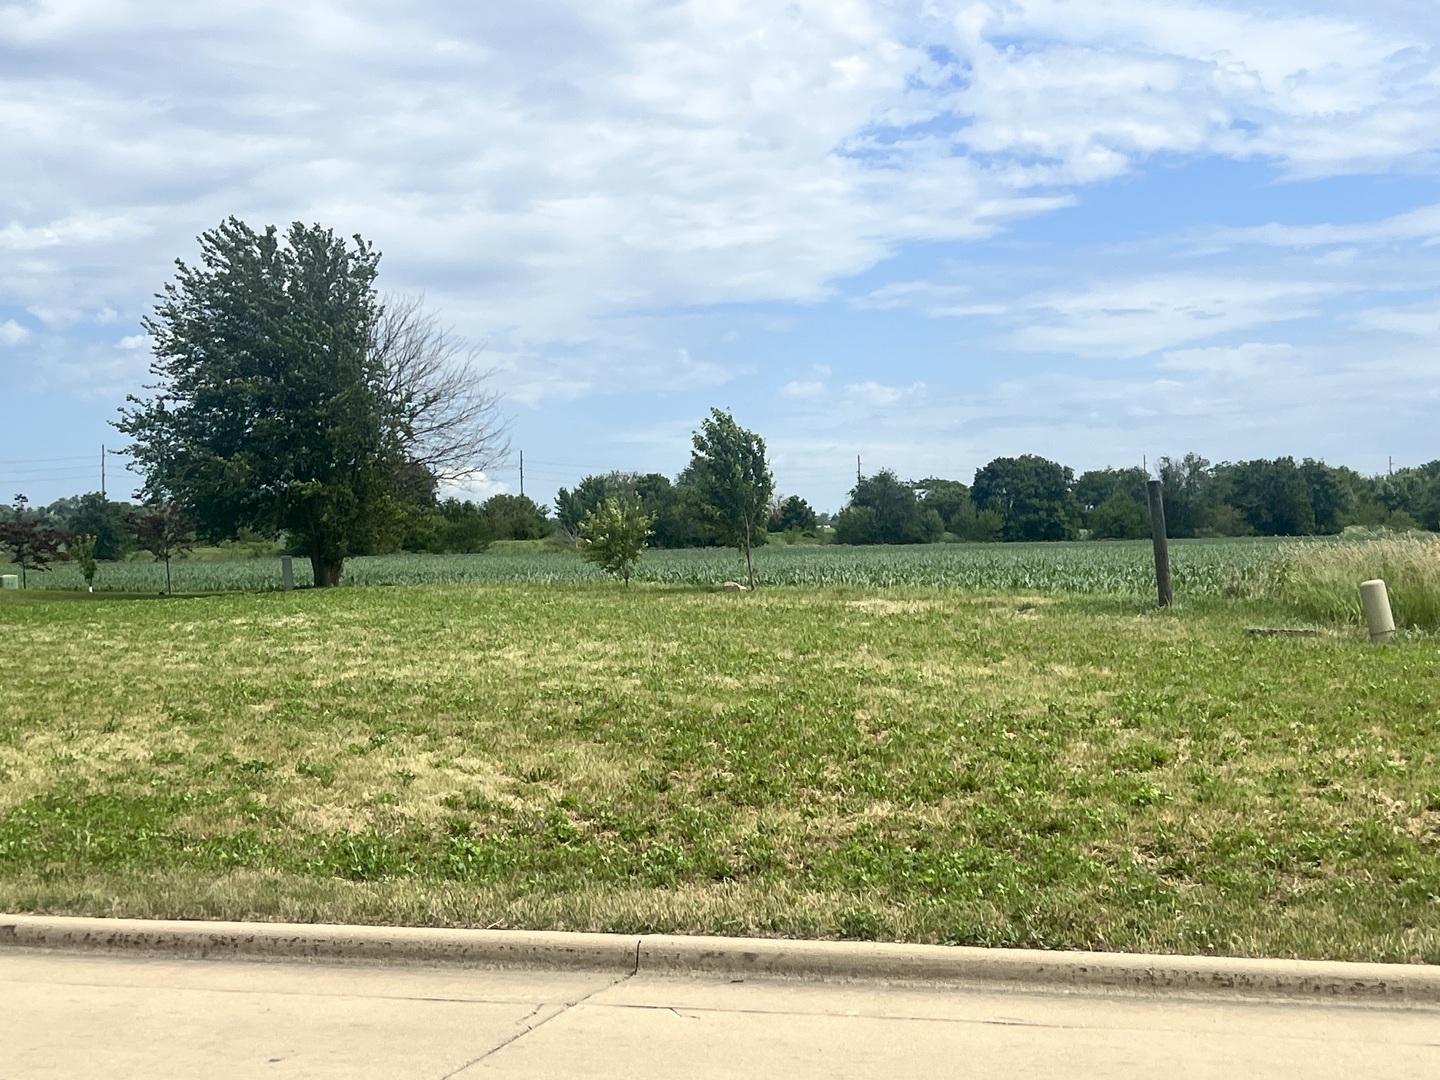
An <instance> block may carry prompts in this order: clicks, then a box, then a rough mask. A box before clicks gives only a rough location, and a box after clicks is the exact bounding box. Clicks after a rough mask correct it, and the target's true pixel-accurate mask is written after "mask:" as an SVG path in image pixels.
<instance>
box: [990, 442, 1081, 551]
mask: <svg viewBox="0 0 1440 1080" xmlns="http://www.w3.org/2000/svg"><path fill="white" fill-rule="evenodd" d="M1074 482H1075V474H1074V473H1073V472H1072V471H1071V470H1070V469H1069V468H1067V467H1066V466H1064V465H1061V464H1059V463H1058V462H1054V461H1047V460H1046V459H1045V458H1042V457H1037V456H1036V455H1034V454H1022V455H1021V456H1020V457H1015V458H996V459H995V460H994V461H992V462H990V464H988V465H986V466H985V467H984V468H983V469H980V470H979V471H978V472H976V474H975V483H974V484H972V485H971V486H970V497H971V498H973V499H974V500H975V505H976V506H977V507H978V508H979V509H981V510H992V511H994V512H995V513H997V514H999V515H1000V518H1001V520H1002V521H1003V522H1004V524H1003V526H1002V535H1003V537H1004V538H1005V539H1006V540H1073V539H1074V538H1075V536H1076V534H1077V533H1078V531H1079V527H1080V505H1079V503H1078V502H1077V501H1076V499H1075V495H1074V493H1073V492H1072V491H1071V490H1070V488H1071V485H1072V484H1073V483H1074Z"/></svg>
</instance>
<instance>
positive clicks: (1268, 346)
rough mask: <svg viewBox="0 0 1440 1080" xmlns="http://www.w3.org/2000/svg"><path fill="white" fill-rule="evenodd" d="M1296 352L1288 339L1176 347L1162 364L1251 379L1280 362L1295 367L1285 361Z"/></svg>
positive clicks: (1207, 373)
mask: <svg viewBox="0 0 1440 1080" xmlns="http://www.w3.org/2000/svg"><path fill="white" fill-rule="evenodd" d="M1293 352H1294V346H1292V345H1290V344H1289V343H1288V342H1278V343H1265V342H1249V343H1247V344H1244V345H1234V346H1229V347H1224V346H1214V347H1211V348H1208V349H1177V350H1175V351H1173V352H1168V353H1166V354H1165V355H1164V357H1163V358H1162V359H1161V361H1160V366H1161V367H1162V368H1169V369H1171V370H1173V371H1186V372H1196V373H1200V374H1205V375H1218V376H1224V377H1227V378H1232V379H1248V378H1253V377H1254V376H1256V375H1259V374H1262V373H1266V372H1270V371H1274V370H1276V369H1277V368H1279V367H1280V366H1281V365H1285V366H1286V367H1287V368H1291V369H1293V367H1294V365H1293V364H1286V361H1288V360H1289V359H1290V358H1291V355H1292V354H1293Z"/></svg>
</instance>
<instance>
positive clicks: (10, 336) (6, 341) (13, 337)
mask: <svg viewBox="0 0 1440 1080" xmlns="http://www.w3.org/2000/svg"><path fill="white" fill-rule="evenodd" d="M29 337H30V331H29V330H26V329H25V327H23V326H21V325H20V324H19V323H17V322H16V321H15V320H14V319H6V320H5V321H4V322H0V345H19V344H20V343H21V342H23V341H25V340H27V339H28V338H29Z"/></svg>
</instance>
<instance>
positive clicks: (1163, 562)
mask: <svg viewBox="0 0 1440 1080" xmlns="http://www.w3.org/2000/svg"><path fill="white" fill-rule="evenodd" d="M1145 493H1146V495H1148V496H1149V499H1150V536H1151V538H1152V539H1153V540H1154V541H1155V589H1156V591H1157V592H1158V593H1159V594H1160V606H1161V607H1169V606H1170V605H1171V604H1172V603H1173V602H1174V600H1175V594H1174V593H1173V592H1172V591H1171V590H1170V541H1169V539H1168V538H1167V537H1166V535H1165V485H1164V484H1163V483H1162V482H1160V481H1159V480H1150V481H1148V482H1147V483H1146V484H1145Z"/></svg>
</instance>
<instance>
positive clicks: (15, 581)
mask: <svg viewBox="0 0 1440 1080" xmlns="http://www.w3.org/2000/svg"><path fill="white" fill-rule="evenodd" d="M19 587H20V575H19V574H3V575H0V589H18V588H19Z"/></svg>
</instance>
